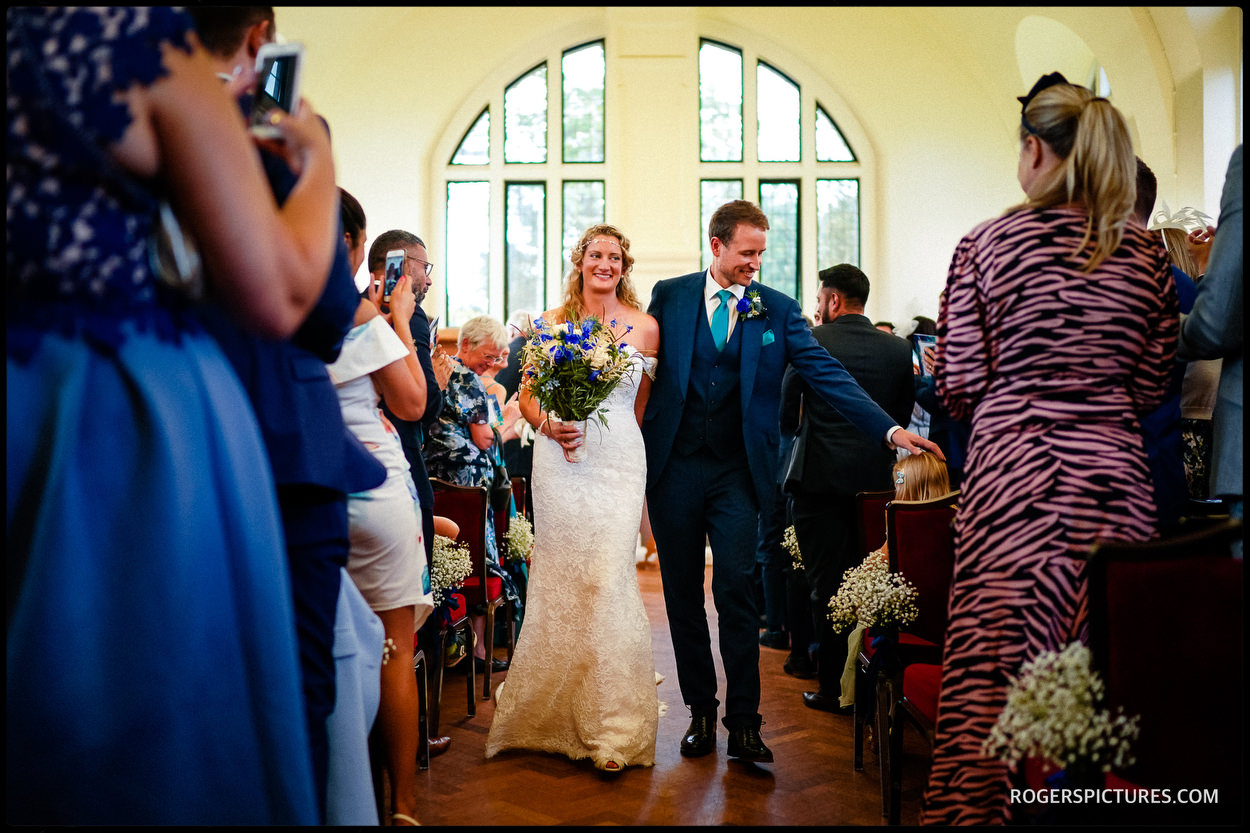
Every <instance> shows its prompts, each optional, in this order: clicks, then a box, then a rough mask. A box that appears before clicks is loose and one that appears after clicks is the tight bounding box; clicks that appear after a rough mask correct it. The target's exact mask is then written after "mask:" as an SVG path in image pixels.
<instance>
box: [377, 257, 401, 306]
mask: <svg viewBox="0 0 1250 833" xmlns="http://www.w3.org/2000/svg"><path fill="white" fill-rule="evenodd" d="M405 254H406V252H405V251H404V250H403V249H391V250H390V251H389V252H387V253H386V273H385V281H386V282H385V283H384V284H383V286H382V303H384V304H386V303H390V300H391V293H392V292H394V291H395V283H396V282H397V281H398V280H399V277H400V275H402V274H404V256H405Z"/></svg>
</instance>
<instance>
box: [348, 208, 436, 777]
mask: <svg viewBox="0 0 1250 833" xmlns="http://www.w3.org/2000/svg"><path fill="white" fill-rule="evenodd" d="M394 249H403V251H404V274H405V275H407V276H408V279H409V284H410V286H411V287H412V294H413V296H414V297H415V298H416V299H417V305H416V308H415V309H414V310H413V313H412V318H410V319H409V322H408V326H409V329H410V330H411V332H412V340H413V342H414V345H413V346H414V347H416V350H417V361H419V362H420V363H421V370H422V371H424V373H425V390H426V400H425V413H424V414H423V415H422V417H421V419H420V420H418V421H416V422H410V421H408V420H406V419H400V418H399V417H397V416H395V414H393V413H391V410H390V409H389V408H387V407H386V402H385V400H383V402H382V411H383V412H384V413H385V414H386V418H387V419H389V420H390V421H391V424H392V425H394V426H395V430H396V432H398V433H399V440H400V444H401V445H403V447H404V456H405V457H407V458H408V467H409V468H410V469H411V472H412V482H413V485H414V486H416V488H417V499H418V500H419V501H420V503H421V527H422V530H421V533H422V535H423V536H424V538H425V557H426V559H427V561H429V562H430V563H433V559H434V491H433V490H432V489H431V488H430V476H429V474H428V473H427V472H426V468H425V458H424V457H422V455H421V446H422V444H424V442H425V432H426V429H428V428H429V426H431V425H433V424H434V423H435V422H437V421H438V415H439V412H441V411H442V409H443V389H444V388H445V387H446V386H447V377H448V373H449V368H443V367H440V370H441V372H436V371H435V364H434V361H433V358H432V356H431V346H430V319H429V318H428V317H427V316H426V314H425V310H423V309H421V302H422V301H424V300H425V296H426V294H427V293H428V292H429V291H430V286H431V285H432V284H433V283H434V281H433V280H432V279H431V278H430V273H432V272H433V271H434V264H433V263H431V262H430V256H429V254H428V253H427V252H426V249H425V243H424V242H423V241H422V240H421V238H420V237H417V236H416V235H415V234H412V233H411V232H407V231H404V230H402V229H391V230H390V231H386V232H383V233H382V234H380V235H378V237H377V238H376V239H375V240H374V241H373V245H372V246H370V247H369V257H368V261H367V263H368V267H369V274H370V282H371V284H372V285H373V286H375V287H380V286H381V281H382V280H383V276H384V275H385V273H386V253H387V252H388V251H392V250H394ZM374 291H380V290H376V289H375V290H374ZM382 311H383V312H387V311H388V310H387V307H386V306H385V305H383V306H382ZM443 364H444V365H445V364H446V363H445V362H444V363H443ZM437 618H438V617H436V616H431V617H429V618H428V619H427V620H426V622H425V624H424V625H422V626H421V628H420V630H419V631H418V634H419V639H420V641H421V646H422V648H423V649H424V650H425V656H426V659H427V661H429V662H430V665H431V671H437V664H438V663H441V662H442V650H441V646H438V645H437V642H438V627H439V625H438V622H437ZM429 718H430V735H431V737H430V754H431V755H438V754H440V753H442V752H443V751H445V750H446V749H447V747H448V745H450V743H451V738H450V737H446V736H441V737H440V736H437V735H436V730H437V729H438V703H437V702H436V701H431V703H430V715H429Z"/></svg>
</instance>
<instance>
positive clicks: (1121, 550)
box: [1087, 519, 1245, 826]
mask: <svg viewBox="0 0 1250 833" xmlns="http://www.w3.org/2000/svg"><path fill="white" fill-rule="evenodd" d="M1242 534H1243V528H1242V523H1241V521H1238V520H1231V519H1229V520H1225V521H1223V522H1222V523H1220V524H1218V525H1208V526H1204V527H1202V528H1200V529H1198V530H1197V531H1195V532H1188V533H1182V534H1179V535H1176V536H1174V537H1171V538H1167V539H1163V540H1157V541H1149V542H1145V543H1138V544H1129V543H1102V544H1098V545H1096V546H1095V547H1094V548H1093V549H1092V550H1091V551H1090V554H1089V561H1088V568H1087V576H1088V580H1089V622H1090V652H1091V654H1092V657H1093V667H1094V669H1095V670H1096V671H1097V672H1098V673H1099V675H1100V676H1101V677H1102V680H1103V682H1104V683H1105V684H1106V700H1107V705H1108V706H1109V707H1111V708H1114V707H1116V706H1120V707H1123V709H1124V712H1125V714H1127V715H1129V716H1132V715H1140V716H1141V723H1140V730H1141V733H1140V735H1139V737H1138V738H1137V740H1136V741H1135V742H1134V744H1133V750H1132V751H1133V755H1134V757H1135V758H1136V759H1137V760H1136V763H1134V764H1133V765H1132V766H1131V767H1128V768H1126V769H1124V770H1123V771H1119V772H1115V771H1113V772H1112V773H1110V774H1109V775H1108V776H1107V783H1106V786H1107V787H1109V788H1115V787H1120V788H1125V789H1133V788H1136V789H1170V790H1171V793H1172V799H1173V804H1172V805H1166V804H1165V805H1160V804H1146V805H1122V804H1117V805H1115V807H1116V810H1115V812H1116V815H1115V817H1114V820H1115V823H1117V824H1121V823H1126V824H1134V823H1149V824H1151V825H1152V826H1153V825H1159V824H1163V825H1166V824H1182V823H1183V824H1186V825H1189V824H1196V825H1202V824H1230V823H1231V824H1236V823H1237V822H1238V821H1239V820H1240V819H1241V812H1242V808H1243V799H1242V790H1243V787H1244V784H1243V775H1244V757H1243V750H1244V747H1243V745H1242V741H1243V738H1242V731H1243V726H1244V718H1243V713H1244V709H1245V703H1244V700H1243V699H1242V698H1243V692H1244V673H1245V672H1244V665H1243V664H1244V660H1245V656H1244V654H1243V652H1242V651H1243V627H1244V623H1243V619H1242V614H1243V602H1242V594H1243V589H1244V585H1243V583H1242V582H1243V576H1244V572H1243V567H1242V565H1243V562H1242V560H1241V559H1240V558H1234V557H1233V556H1232V545H1233V543H1234V542H1236V541H1238V540H1240V539H1241V536H1242ZM1181 789H1196V790H1207V791H1210V790H1212V789H1218V790H1219V800H1218V803H1210V802H1208V803H1187V804H1179V803H1176V799H1177V795H1176V794H1177V791H1178V790H1181Z"/></svg>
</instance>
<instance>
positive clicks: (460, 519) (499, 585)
mask: <svg viewBox="0 0 1250 833" xmlns="http://www.w3.org/2000/svg"><path fill="white" fill-rule="evenodd" d="M430 486H431V487H432V488H433V489H434V514H436V515H442V516H443V517H446V518H450V519H451V520H453V521H455V522H456V524H458V525H459V527H460V539H459V540H460V541H461V542H462V543H464V544H465V545H466V546H468V548H469V557H470V558H471V559H472V561H473V572H472V574H471V575H470V576H469V577H468V578H467V579H465V582H464V586H463V587H462V588H461V591H462V592H463V594H464V598H465V601H466V602H467V603H468V605H469V607H470V608H472V607H475V606H478V605H484V606H485V607H486V663H485V672H486V673H485V674H484V675H483V685H482V699H483V700H489V699H490V678H491V662H490V661H491V659H492V658H493V657H494V656H495V610H496V609H497V608H499V607H501V606H503V607H504V609H505V612H506V614H507V615H508V616H509V622H511V607H509V606H507V597H505V596H504V593H503V582H502V581H501V580H500V579H498V578H495V577H493V576H491V575H490V574H489V571H488V569H487V566H486V562H487V544H486V535H487V532H486V508H487V505H488V503H487V500H488V497H487V490H486V487H485V486H457V485H456V484H454V483H448V482H446V481H445V480H440V479H438V478H437V477H431V478H430ZM508 654H509V659H511V654H512V645H508ZM469 661H470V662H472V660H471V659H470V660H469ZM470 670H472V668H470Z"/></svg>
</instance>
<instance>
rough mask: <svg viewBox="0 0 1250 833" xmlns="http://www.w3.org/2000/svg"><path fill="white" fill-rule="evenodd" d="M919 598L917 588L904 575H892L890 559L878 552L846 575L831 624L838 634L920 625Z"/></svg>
mask: <svg viewBox="0 0 1250 833" xmlns="http://www.w3.org/2000/svg"><path fill="white" fill-rule="evenodd" d="M918 597H919V593H918V591H917V590H916V586H915V585H914V584H912V583H911V582H909V581H908V580H907V579H905V578H903V574H902V573H891V572H890V561H889V557H888V556H887V555H886V554H885V553H883V552H880V551H877V552H874V553H872V554H871V555H869V556H868V557H867V558H865V559H864V561H863V563H862V564H860V565H859V566H858V567H852V568H850V569H849V570H847V571H846V572H845V573H843V574H842V585H841V586H840V587H838V592H837V593H836V594H835V595H834V596H833V598H831V599H829V621H831V622H833V627H834V629H835V630H837V631H844V630H847V629H848V628H854V627H855V626H856V625H861V626H864V627H869V628H874V627H875V628H884V627H904V626H906V625H910V624H911V623H912V622H914V621H916V616H917V615H918V614H919V612H920V611H919V610H918V609H917V608H916V600H917V598H918Z"/></svg>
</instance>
